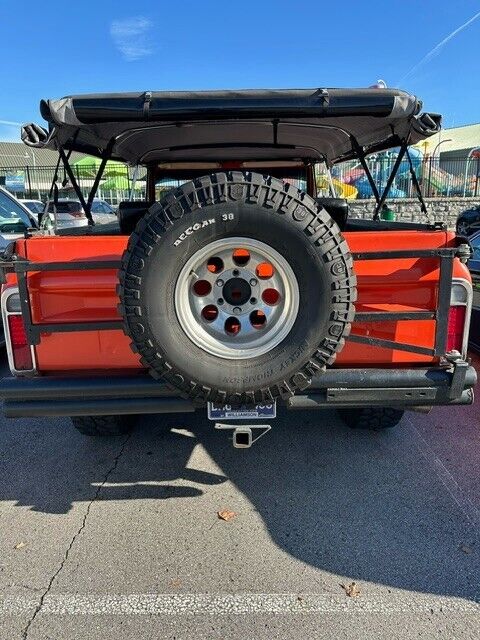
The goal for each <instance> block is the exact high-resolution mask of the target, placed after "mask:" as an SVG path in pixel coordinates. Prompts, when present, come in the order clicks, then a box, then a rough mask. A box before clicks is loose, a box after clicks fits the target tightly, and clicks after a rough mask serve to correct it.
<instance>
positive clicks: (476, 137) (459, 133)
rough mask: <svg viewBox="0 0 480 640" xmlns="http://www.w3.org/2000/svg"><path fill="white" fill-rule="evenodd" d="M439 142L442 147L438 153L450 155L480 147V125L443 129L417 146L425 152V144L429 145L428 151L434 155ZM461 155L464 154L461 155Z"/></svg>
mask: <svg viewBox="0 0 480 640" xmlns="http://www.w3.org/2000/svg"><path fill="white" fill-rule="evenodd" d="M447 141H448V142H447ZM439 142H441V143H442V145H441V146H440V147H439V148H438V153H449V154H450V155H451V152H452V151H458V152H461V151H469V150H470V149H474V148H476V147H480V123H477V124H467V125H464V126H463V127H452V128H451V129H442V130H441V131H439V132H438V133H435V134H434V135H433V136H431V137H430V138H428V140H425V141H424V142H420V143H419V144H418V145H417V146H418V147H419V148H420V149H422V150H423V147H424V145H425V143H427V146H426V151H427V153H432V151H433V150H434V149H435V147H436V146H437V145H438V143H439ZM459 155H462V154H461V153H459Z"/></svg>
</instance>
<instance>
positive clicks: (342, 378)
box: [0, 361, 477, 418]
mask: <svg viewBox="0 0 480 640" xmlns="http://www.w3.org/2000/svg"><path fill="white" fill-rule="evenodd" d="M476 382H477V374H476V372H475V369H474V368H473V367H472V366H471V365H470V364H469V363H468V362H466V361H457V362H455V363H454V364H452V365H451V366H450V367H448V368H446V367H443V368H442V367H436V368H423V369H329V370H328V371H326V372H325V373H324V374H323V375H321V376H317V377H315V378H314V379H313V380H312V383H311V385H310V386H309V387H308V389H307V390H305V391H303V392H301V393H299V394H296V395H294V396H293V397H291V398H288V399H287V400H286V401H285V404H286V406H287V407H288V408H290V409H320V408H325V407H362V406H370V407H371V406H395V407H399V408H406V409H408V408H415V407H428V406H433V405H450V404H454V405H458V404H472V402H473V387H474V385H475V384H476ZM0 397H1V398H3V399H4V412H5V415H6V416H7V417H10V418H18V417H28V416H80V415H110V414H113V415H115V414H141V413H183V412H189V411H195V410H196V409H197V408H198V406H196V405H195V404H193V403H192V402H191V401H189V400H184V399H183V398H180V397H179V396H178V394H177V392H176V391H175V390H173V389H171V388H169V387H168V386H167V385H166V384H163V383H161V382H158V381H156V380H154V379H153V378H151V377H149V376H147V375H138V376H128V377H123V376H122V377H82V378H59V377H58V378H57V377H39V378H12V377H8V378H3V379H2V380H1V381H0Z"/></svg>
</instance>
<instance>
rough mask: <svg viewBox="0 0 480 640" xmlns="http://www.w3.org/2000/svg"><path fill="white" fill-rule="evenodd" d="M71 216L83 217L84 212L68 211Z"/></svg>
mask: <svg viewBox="0 0 480 640" xmlns="http://www.w3.org/2000/svg"><path fill="white" fill-rule="evenodd" d="M68 213H69V214H70V215H71V216H72V218H85V214H84V213H83V211H69V212H68Z"/></svg>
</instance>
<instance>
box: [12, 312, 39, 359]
mask: <svg viewBox="0 0 480 640" xmlns="http://www.w3.org/2000/svg"><path fill="white" fill-rule="evenodd" d="M8 329H9V331H10V343H11V345H12V353H13V363H14V365H15V369H16V370H17V371H30V370H31V369H33V362H32V352H31V350H30V346H29V344H28V341H27V334H26V333H25V327H24V324H23V318H22V316H21V315H14V316H13V315H12V316H8Z"/></svg>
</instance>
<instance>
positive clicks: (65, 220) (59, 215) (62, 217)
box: [39, 198, 88, 230]
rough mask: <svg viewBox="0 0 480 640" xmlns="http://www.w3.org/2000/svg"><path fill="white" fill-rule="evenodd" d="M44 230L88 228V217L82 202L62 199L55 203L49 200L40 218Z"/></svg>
mask: <svg viewBox="0 0 480 640" xmlns="http://www.w3.org/2000/svg"><path fill="white" fill-rule="evenodd" d="M39 217H40V218H41V220H40V226H41V228H42V229H55V230H56V229H70V228H72V227H86V226H88V220H87V216H86V215H85V212H84V210H83V208H82V205H81V203H80V200H70V199H67V198H60V199H59V200H57V202H56V203H55V202H54V201H53V200H49V201H48V202H47V203H46V205H45V209H44V211H43V213H42V214H40V216H39Z"/></svg>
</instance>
